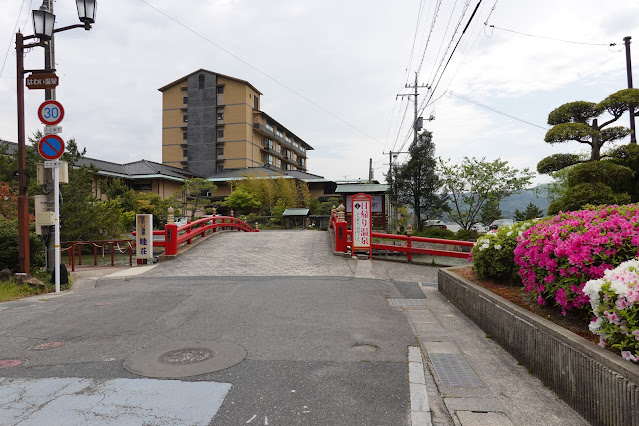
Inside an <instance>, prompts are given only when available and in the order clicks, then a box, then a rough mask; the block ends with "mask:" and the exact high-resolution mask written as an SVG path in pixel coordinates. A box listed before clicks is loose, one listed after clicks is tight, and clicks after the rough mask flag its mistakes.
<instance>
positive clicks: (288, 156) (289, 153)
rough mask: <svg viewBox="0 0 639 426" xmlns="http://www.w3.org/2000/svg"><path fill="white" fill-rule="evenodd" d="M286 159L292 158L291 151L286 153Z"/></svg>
mask: <svg viewBox="0 0 639 426" xmlns="http://www.w3.org/2000/svg"><path fill="white" fill-rule="evenodd" d="M284 157H286V158H291V151H289V150H288V149H287V150H285V151H284Z"/></svg>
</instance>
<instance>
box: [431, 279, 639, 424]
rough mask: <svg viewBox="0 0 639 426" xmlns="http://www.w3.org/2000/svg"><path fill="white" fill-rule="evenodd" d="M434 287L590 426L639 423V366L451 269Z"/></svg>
mask: <svg viewBox="0 0 639 426" xmlns="http://www.w3.org/2000/svg"><path fill="white" fill-rule="evenodd" d="M438 287H439V291H440V292H441V293H442V294H443V295H444V296H446V297H447V298H448V300H449V301H451V302H452V303H453V304H455V305H456V306H457V307H458V308H459V309H460V310H461V311H462V312H463V313H464V314H465V315H466V316H467V317H468V318H470V319H471V320H472V321H474V322H475V323H476V324H477V325H478V326H479V327H481V328H482V330H484V331H485V332H486V333H487V334H489V335H490V336H491V338H492V339H494V340H495V341H496V342H497V343H498V344H499V345H501V346H502V347H503V348H504V349H506V350H507V351H508V352H509V353H510V354H511V355H512V356H513V357H514V358H515V359H517V360H518V361H520V362H521V363H522V365H524V366H525V367H527V368H528V369H529V371H531V373H532V374H534V375H535V376H536V377H538V378H539V379H540V380H541V381H542V382H543V383H544V384H545V385H546V386H548V388H550V389H552V390H553V391H554V392H555V393H556V394H557V395H558V396H559V397H560V398H561V399H563V400H564V401H566V403H567V404H569V405H570V406H571V407H572V408H573V409H575V411H577V412H578V413H579V414H581V415H582V416H583V417H584V418H585V419H586V420H588V421H589V422H590V423H592V424H595V425H638V426H639V389H638V386H639V366H637V365H634V364H632V363H630V362H628V361H625V360H624V359H622V358H621V357H620V356H618V355H615V354H613V353H611V352H609V351H607V350H605V349H602V348H600V347H599V346H597V345H595V344H593V343H592V342H589V341H587V340H586V339H583V338H582V337H580V336H578V335H576V334H574V333H572V332H570V331H568V330H566V329H564V328H563V327H560V326H558V325H556V324H554V323H552V322H550V321H548V320H546V319H544V318H541V317H539V316H537V315H535V314H533V313H531V312H529V311H527V310H525V309H522V308H520V307H519V306H516V305H514V304H513V303H511V302H509V301H507V300H504V299H503V298H501V297H499V296H497V295H495V294H494V293H492V292H490V291H488V290H485V289H484V288H482V287H480V286H478V285H476V284H473V283H472V282H470V281H468V280H466V279H464V278H463V277H461V276H459V275H457V274H455V268H448V269H440V270H439V276H438Z"/></svg>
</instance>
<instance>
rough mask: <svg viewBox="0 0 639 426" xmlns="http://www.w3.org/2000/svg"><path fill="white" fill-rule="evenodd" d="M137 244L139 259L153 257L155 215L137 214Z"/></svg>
mask: <svg viewBox="0 0 639 426" xmlns="http://www.w3.org/2000/svg"><path fill="white" fill-rule="evenodd" d="M135 231H136V232H135V244H136V256H137V258H138V259H153V215H152V214H136V215H135Z"/></svg>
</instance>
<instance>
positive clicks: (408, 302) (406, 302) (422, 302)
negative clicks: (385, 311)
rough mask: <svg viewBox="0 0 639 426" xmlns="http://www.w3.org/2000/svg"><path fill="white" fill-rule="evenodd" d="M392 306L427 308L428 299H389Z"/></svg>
mask: <svg viewBox="0 0 639 426" xmlns="http://www.w3.org/2000/svg"><path fill="white" fill-rule="evenodd" d="M388 304H389V305H391V306H426V299H388Z"/></svg>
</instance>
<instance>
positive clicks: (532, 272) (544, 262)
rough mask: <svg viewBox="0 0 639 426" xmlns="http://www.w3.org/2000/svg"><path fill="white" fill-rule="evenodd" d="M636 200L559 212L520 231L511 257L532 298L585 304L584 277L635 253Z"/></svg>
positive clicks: (600, 272)
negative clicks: (532, 293)
mask: <svg viewBox="0 0 639 426" xmlns="http://www.w3.org/2000/svg"><path fill="white" fill-rule="evenodd" d="M638 231H639V206H638V205H635V204H631V205H628V206H621V207H620V206H616V205H612V206H599V207H593V208H592V209H590V210H580V211H576V212H566V213H560V214H558V215H556V216H554V217H552V218H550V219H546V220H542V221H541V222H539V223H538V224H536V225H534V226H533V227H531V228H530V229H528V230H526V231H524V232H523V233H522V235H521V237H520V238H519V240H518V241H519V242H518V245H517V247H516V249H515V263H517V265H518V266H519V268H520V269H519V275H520V276H521V278H522V281H523V284H524V288H525V290H526V291H528V292H536V293H537V302H538V303H539V304H542V305H543V304H545V302H546V301H548V300H554V301H555V302H556V303H557V304H558V305H559V306H561V308H562V310H563V313H564V314H565V312H566V310H569V309H573V308H580V307H583V306H587V305H588V302H589V299H588V296H587V295H585V294H584V293H583V287H584V285H585V284H586V281H588V280H591V279H598V278H601V277H602V276H603V274H604V272H605V271H606V270H608V269H612V268H614V267H615V266H617V265H619V264H620V263H622V262H623V261H626V260H629V259H632V258H634V257H635V256H636V255H637V253H638V251H637V250H638V248H639V232H638Z"/></svg>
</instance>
